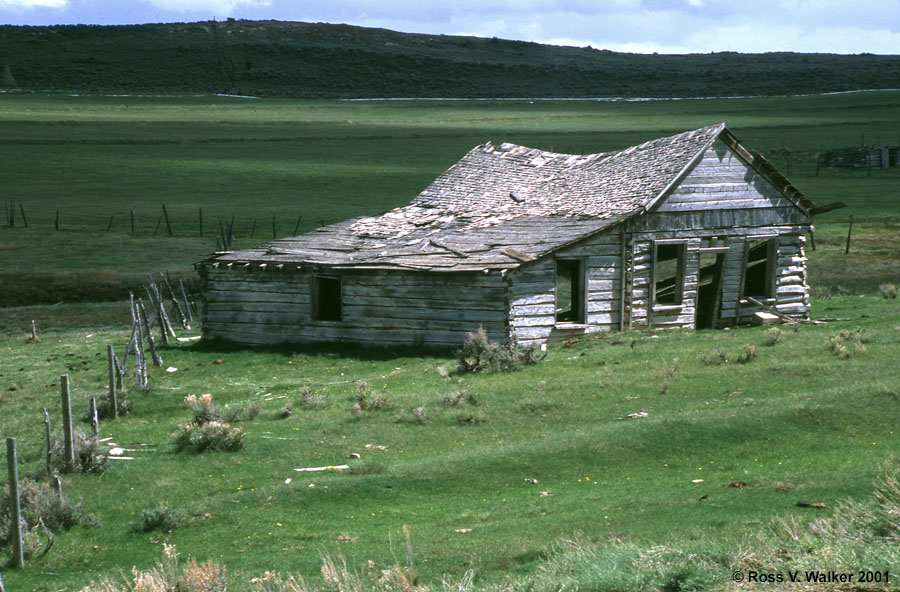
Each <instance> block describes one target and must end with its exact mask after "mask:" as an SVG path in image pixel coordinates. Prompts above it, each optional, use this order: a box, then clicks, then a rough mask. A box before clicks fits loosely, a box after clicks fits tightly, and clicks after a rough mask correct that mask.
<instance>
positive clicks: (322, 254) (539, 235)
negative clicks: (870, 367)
mask: <svg viewBox="0 0 900 592" xmlns="http://www.w3.org/2000/svg"><path fill="white" fill-rule="evenodd" d="M719 138H721V139H722V141H723V142H725V144H726V145H728V146H729V147H730V148H731V149H732V150H734V151H735V152H736V153H737V154H738V156H739V157H741V158H742V159H744V160H745V161H747V164H748V165H750V166H752V167H753V168H754V169H756V170H757V172H759V173H760V174H761V175H763V176H764V177H766V178H767V179H768V180H769V181H770V182H772V183H773V185H775V186H776V187H777V188H778V189H779V190H780V191H781V192H782V193H783V194H784V195H785V196H786V197H788V198H789V199H791V201H792V202H793V203H795V204H796V205H797V206H798V207H800V208H801V209H804V210H807V209H808V208H809V207H810V206H811V202H808V200H806V198H805V197H803V195H802V194H800V192H799V191H798V190H797V189H796V188H794V187H793V186H792V185H790V183H789V182H788V181H787V180H786V179H784V178H783V177H781V175H780V174H778V173H777V171H775V172H774V173H773V172H772V171H774V168H772V167H771V165H768V163H767V162H766V161H765V159H763V158H762V157H761V156H759V155H756V154H751V153H750V152H748V151H747V150H746V149H744V148H743V147H742V146H741V145H740V144H739V143H738V142H737V140H736V138H735V137H734V136H733V134H731V132H729V131H728V130H727V129H726V128H725V124H718V125H714V126H709V127H705V128H701V129H698V130H694V131H689V132H685V133H682V134H678V135H674V136H670V137H666V138H661V139H658V140H653V141H650V142H645V143H643V144H640V145H638V146H632V147H630V148H626V149H624V150H618V151H615V152H604V153H599V154H588V155H574V154H557V153H553V152H546V151H542V150H536V149H533V148H527V147H524V146H517V145H515V144H500V145H498V146H497V145H493V144H491V143H487V144H484V145H481V146H477V147H475V148H473V149H472V150H471V151H470V152H469V153H468V154H466V155H465V156H464V157H463V158H462V159H461V160H460V161H459V162H458V163H456V164H455V165H453V166H452V167H450V168H449V169H448V170H447V171H445V172H444V173H443V174H442V175H440V176H439V177H438V178H437V179H435V181H434V182H433V183H432V184H431V185H429V186H428V187H427V188H426V189H425V190H424V191H422V193H420V194H419V195H418V196H417V197H416V198H415V199H414V200H413V201H412V203H411V204H410V205H408V206H406V207H402V208H396V209H394V210H391V211H389V212H385V213H383V214H380V215H378V216H370V217H363V218H355V219H352V220H347V221H344V222H340V223H338V224H332V225H329V226H324V227H322V228H319V229H317V230H314V231H312V232H309V233H307V234H303V235H301V236H297V237H292V238H285V239H281V240H276V241H273V242H271V243H269V244H267V245H264V246H262V247H259V248H255V249H248V250H242V251H236V252H231V253H223V254H217V255H216V256H214V257H212V258H211V259H210V261H223V262H249V261H252V262H257V263H262V262H265V263H274V264H309V265H323V266H328V267H332V268H360V269H418V270H426V271H477V270H485V269H511V268H515V267H518V266H519V265H521V264H522V263H525V262H528V261H532V260H534V259H537V258H540V257H542V256H544V255H546V254H548V253H550V252H553V251H555V250H557V249H559V248H562V247H564V246H566V245H569V244H571V243H573V242H576V241H578V240H581V239H583V238H585V237H587V236H590V235H592V234H594V233H596V232H599V231H601V230H603V229H605V228H608V227H610V226H612V225H614V224H617V223H619V222H622V221H624V220H626V219H628V218H630V217H632V216H634V215H636V214H638V213H641V212H644V211H646V210H647V209H648V208H650V207H652V206H653V205H654V204H656V203H657V202H659V201H660V200H661V199H662V198H664V197H665V195H666V194H667V193H668V192H669V191H671V189H672V188H674V187H675V186H677V184H678V182H679V181H680V180H681V179H682V178H683V177H684V175H685V174H686V173H687V172H688V171H689V170H690V168H691V167H692V166H693V165H694V164H695V163H696V162H697V161H698V160H699V159H701V158H702V156H703V154H704V153H705V152H706V150H707V149H708V148H709V147H710V146H711V145H712V143H713V142H714V141H715V140H716V139H719ZM766 165H767V166H768V169H771V171H770V170H768V169H767V168H766Z"/></svg>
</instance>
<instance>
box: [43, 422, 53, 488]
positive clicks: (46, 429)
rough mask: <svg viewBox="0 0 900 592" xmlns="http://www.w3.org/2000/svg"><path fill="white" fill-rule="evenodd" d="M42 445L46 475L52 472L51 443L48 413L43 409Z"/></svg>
mask: <svg viewBox="0 0 900 592" xmlns="http://www.w3.org/2000/svg"><path fill="white" fill-rule="evenodd" d="M44 444H45V446H46V447H47V454H46V456H45V460H46V463H47V474H48V475H49V474H50V473H52V472H53V442H52V440H51V438H50V412H49V411H47V408H46V407H44Z"/></svg>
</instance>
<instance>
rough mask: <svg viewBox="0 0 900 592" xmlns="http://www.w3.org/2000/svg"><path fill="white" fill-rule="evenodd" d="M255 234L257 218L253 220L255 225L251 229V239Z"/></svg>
mask: <svg viewBox="0 0 900 592" xmlns="http://www.w3.org/2000/svg"><path fill="white" fill-rule="evenodd" d="M254 232H256V218H254V219H253V225H252V226H251V227H250V238H253V233H254Z"/></svg>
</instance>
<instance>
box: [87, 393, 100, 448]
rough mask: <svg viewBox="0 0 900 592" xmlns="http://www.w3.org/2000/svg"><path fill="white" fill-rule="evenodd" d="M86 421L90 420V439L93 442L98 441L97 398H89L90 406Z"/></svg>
mask: <svg viewBox="0 0 900 592" xmlns="http://www.w3.org/2000/svg"><path fill="white" fill-rule="evenodd" d="M88 419H90V420H91V438H93V439H94V442H97V441H98V440H99V439H100V420H99V419H98V418H97V398H96V397H91V404H90V407H88Z"/></svg>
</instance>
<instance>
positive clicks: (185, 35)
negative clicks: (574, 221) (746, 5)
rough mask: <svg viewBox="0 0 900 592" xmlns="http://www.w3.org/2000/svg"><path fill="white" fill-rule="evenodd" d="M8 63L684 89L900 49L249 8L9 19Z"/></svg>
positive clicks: (57, 85) (326, 93)
mask: <svg viewBox="0 0 900 592" xmlns="http://www.w3.org/2000/svg"><path fill="white" fill-rule="evenodd" d="M6 67H8V71H7V70H6ZM0 72H3V76H0V86H6V87H7V88H21V89H23V90H41V91H46V90H60V91H74V92H153V93H159V92H162V93H167V92H173V93H174V92H179V93H181V92H196V93H238V94H252V95H257V96H282V97H300V98H358V97H422V98H424V97H609V96H615V97H687V96H735V95H778V94H801V93H820V92H836V91H843V90H853V89H876V88H879V89H885V88H900V56H895V55H890V56H883V55H871V54H862V55H830V54H797V53H767V54H738V53H731V52H728V53H712V54H692V55H638V54H626V53H616V52H611V51H607V50H598V49H594V48H591V47H584V48H576V47H558V46H550V45H541V44H537V43H527V42H520V41H506V40H502V39H497V38H492V39H485V38H476V37H455V36H445V35H422V34H408V33H398V32H394V31H388V30H384V29H371V28H363V27H355V26H349V25H332V24H322V23H318V24H313V23H298V22H277V21H244V20H228V21H226V22H215V21H208V22H197V23H173V24H148V25H129V26H88V25H74V26H51V27H18V26H2V27H0Z"/></svg>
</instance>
